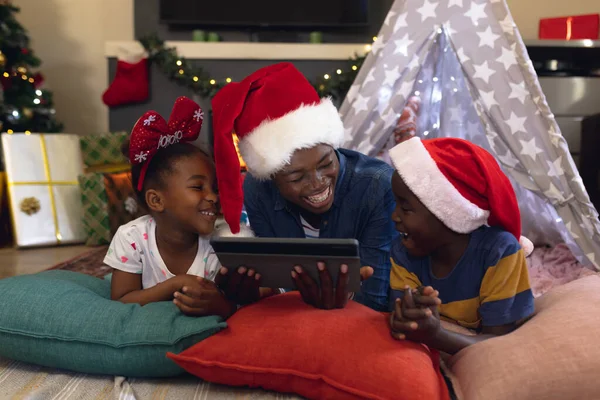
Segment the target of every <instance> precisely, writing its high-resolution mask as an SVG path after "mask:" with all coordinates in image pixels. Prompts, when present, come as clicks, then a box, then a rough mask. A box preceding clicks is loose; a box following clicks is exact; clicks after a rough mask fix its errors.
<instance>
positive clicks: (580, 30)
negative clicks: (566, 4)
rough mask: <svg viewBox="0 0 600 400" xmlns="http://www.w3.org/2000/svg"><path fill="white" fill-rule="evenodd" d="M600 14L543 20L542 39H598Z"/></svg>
mask: <svg viewBox="0 0 600 400" xmlns="http://www.w3.org/2000/svg"><path fill="white" fill-rule="evenodd" d="M599 23H600V15H599V14H588V15H576V16H572V17H560V18H543V19H541V20H540V31H539V38H540V39H552V40H581V39H593V40H596V39H598V33H599V31H598V29H599V28H598V26H599Z"/></svg>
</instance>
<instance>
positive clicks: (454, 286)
mask: <svg viewBox="0 0 600 400" xmlns="http://www.w3.org/2000/svg"><path fill="white" fill-rule="evenodd" d="M390 157H391V160H392V163H393V165H394V167H395V169H396V173H395V174H394V176H393V178H392V189H393V192H394V195H395V197H396V209H395V211H394V214H393V216H392V219H393V220H394V222H395V223H396V229H397V230H398V231H399V232H400V233H401V236H400V239H399V240H398V241H397V242H396V243H395V244H394V245H393V246H392V250H391V258H392V271H391V277H390V286H391V296H390V297H391V299H392V301H393V302H394V303H393V305H392V307H393V313H392V317H391V321H390V325H391V330H392V335H393V336H394V337H395V338H396V339H399V340H401V339H409V340H413V341H417V342H421V343H424V344H426V345H427V346H429V347H431V348H435V349H437V350H440V351H443V352H445V353H448V354H455V353H457V352H458V351H460V350H462V349H463V348H465V347H467V346H469V345H471V344H473V343H475V342H478V341H481V340H484V339H487V338H489V337H493V336H494V335H503V334H506V333H509V332H511V331H512V330H514V329H515V328H516V327H517V325H518V324H519V322H521V321H522V320H524V319H525V318H527V317H529V316H530V315H531V314H532V313H533V311H534V307H533V295H532V293H531V289H530V284H529V275H528V271H527V264H526V262H525V254H524V253H523V249H522V248H521V245H520V244H519V239H520V238H521V237H520V234H521V219H520V213H519V207H518V205H517V199H516V196H515V193H514V190H513V188H512V186H511V183H510V181H509V180H508V178H507V177H506V175H504V173H503V172H502V171H501V170H500V167H499V166H498V164H497V162H496V160H495V159H494V158H493V157H492V156H491V155H490V154H489V153H488V152H487V151H485V150H484V149H482V148H480V147H478V146H476V145H474V144H472V143H470V142H468V141H465V140H462V139H453V138H442V139H432V140H423V141H421V139H419V138H418V137H413V138H410V139H408V140H406V141H404V142H402V143H400V144H398V145H397V146H395V147H394V148H393V149H392V150H390ZM523 239H524V240H525V241H526V240H527V239H525V238H523ZM440 318H444V319H445V320H449V321H451V322H454V323H456V324H458V325H461V326H463V327H465V328H469V329H474V330H476V331H477V332H478V333H481V334H480V335H477V336H466V335H462V334H458V333H454V332H450V331H448V330H445V329H444V328H443V327H442V326H441V325H440Z"/></svg>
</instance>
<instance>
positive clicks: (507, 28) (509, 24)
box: [500, 14, 515, 34]
mask: <svg viewBox="0 0 600 400" xmlns="http://www.w3.org/2000/svg"><path fill="white" fill-rule="evenodd" d="M500 27H501V28H502V31H504V33H509V34H510V33H513V30H514V27H515V23H514V22H513V21H512V19H511V18H510V14H508V15H507V16H506V18H504V19H503V20H502V21H500Z"/></svg>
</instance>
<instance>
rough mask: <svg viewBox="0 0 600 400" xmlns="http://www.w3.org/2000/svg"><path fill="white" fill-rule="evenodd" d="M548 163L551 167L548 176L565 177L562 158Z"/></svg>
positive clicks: (559, 157)
mask: <svg viewBox="0 0 600 400" xmlns="http://www.w3.org/2000/svg"><path fill="white" fill-rule="evenodd" d="M546 162H547V163H548V166H549V168H548V176H553V177H555V178H558V177H559V176H560V175H564V171H563V169H562V156H558V158H557V159H556V160H554V161H550V160H547V161H546ZM557 171H558V173H557Z"/></svg>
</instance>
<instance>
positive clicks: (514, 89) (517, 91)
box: [508, 82, 529, 104]
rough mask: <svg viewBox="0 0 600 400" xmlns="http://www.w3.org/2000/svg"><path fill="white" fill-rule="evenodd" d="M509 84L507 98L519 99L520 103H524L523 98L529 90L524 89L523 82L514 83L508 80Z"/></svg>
mask: <svg viewBox="0 0 600 400" xmlns="http://www.w3.org/2000/svg"><path fill="white" fill-rule="evenodd" d="M508 84H509V86H510V96H509V97H508V99H509V100H512V99H516V100H519V102H520V103H521V104H525V99H526V98H527V96H529V92H528V91H527V89H525V82H523V83H521V84H516V83H512V82H508Z"/></svg>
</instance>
